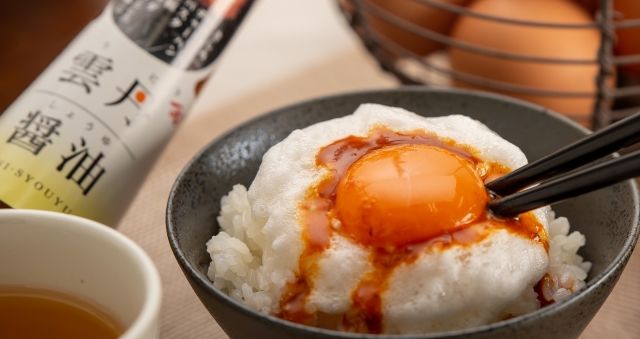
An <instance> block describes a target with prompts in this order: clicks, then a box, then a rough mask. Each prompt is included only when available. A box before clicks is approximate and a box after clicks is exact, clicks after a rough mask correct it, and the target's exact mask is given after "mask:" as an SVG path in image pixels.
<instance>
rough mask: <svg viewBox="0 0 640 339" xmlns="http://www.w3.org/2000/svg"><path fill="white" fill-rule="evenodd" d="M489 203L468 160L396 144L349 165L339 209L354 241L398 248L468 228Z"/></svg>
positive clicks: (436, 150) (341, 186) (340, 189)
mask: <svg viewBox="0 0 640 339" xmlns="http://www.w3.org/2000/svg"><path fill="white" fill-rule="evenodd" d="M487 200H488V195H487V192H486V190H485V188H484V184H483V182H482V180H481V179H480V177H479V176H478V174H477V173H476V171H475V170H474V168H473V167H472V166H471V165H470V164H469V162H468V161H466V160H464V159H462V158H460V157H458V156H456V155H454V154H453V153H451V152H449V151H447V150H445V149H442V148H438V147H434V146H429V145H396V146H389V147H383V148H380V149H377V150H373V151H371V152H369V153H367V154H366V155H364V156H363V157H362V158H360V159H358V160H357V161H356V162H354V163H353V164H352V165H351V166H350V167H349V169H348V170H347V172H346V174H345V175H344V176H343V177H342V179H341V180H340V183H339V184H338V187H337V191H336V198H335V208H336V213H337V217H338V219H339V220H340V221H341V223H342V227H344V229H345V231H346V232H347V233H349V234H350V235H351V236H352V237H353V238H354V239H355V240H356V241H358V242H360V243H362V244H364V245H372V246H389V245H395V246H400V245H405V244H410V243H417V242H422V241H425V240H428V239H430V238H433V237H436V236H438V235H441V234H444V233H447V232H451V231H455V230H458V229H461V228H464V227H465V225H468V224H470V223H471V222H473V221H474V220H476V219H477V218H479V217H481V216H482V215H483V214H484V213H485V206H486V203H487Z"/></svg>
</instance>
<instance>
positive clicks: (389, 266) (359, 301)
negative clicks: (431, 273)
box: [279, 128, 548, 333]
mask: <svg viewBox="0 0 640 339" xmlns="http://www.w3.org/2000/svg"><path fill="white" fill-rule="evenodd" d="M404 144H419V145H430V146H434V147H439V148H442V149H445V150H447V151H449V152H451V153H453V154H455V155H456V156H458V157H460V158H463V159H465V160H466V161H468V162H469V163H471V164H472V165H473V166H474V168H475V169H476V171H477V172H478V174H479V175H480V177H481V179H482V180H483V181H484V182H489V181H491V180H493V179H495V178H497V177H499V176H501V175H504V174H505V173H507V172H508V171H509V170H508V169H506V168H504V167H502V166H500V165H498V164H487V163H483V162H481V161H480V160H479V159H478V158H477V157H475V156H474V152H475V151H474V150H473V149H471V148H469V147H466V146H460V145H456V144H455V143H454V142H453V141H450V140H442V139H438V138H436V137H435V136H433V135H429V134H426V133H424V132H420V131H415V132H412V133H396V132H393V131H390V130H388V129H385V128H376V129H374V130H372V131H371V132H370V133H369V136H368V137H355V136H350V137H347V138H345V139H342V140H339V141H336V142H334V143H333V144H331V145H328V146H326V147H324V148H323V149H322V150H321V151H320V152H319V153H318V154H317V156H316V166H317V167H324V168H327V169H329V170H330V175H329V176H327V177H326V178H325V179H324V180H323V181H322V182H320V183H319V184H318V185H317V186H316V187H312V188H311V189H310V190H309V192H308V195H307V198H306V200H305V201H303V202H302V203H301V205H300V210H301V212H302V222H303V223H304V231H303V238H304V241H305V249H304V251H303V253H302V255H301V257H300V261H299V276H298V278H297V280H296V281H295V282H294V283H290V284H289V285H288V286H287V287H286V292H285V293H284V295H283V297H282V298H281V301H280V306H281V313H280V314H279V316H280V317H281V318H283V319H286V320H289V321H293V322H296V323H301V324H307V325H313V324H314V323H315V322H316V321H317V319H316V317H315V314H314V313H313V312H308V311H307V310H306V308H305V302H306V299H307V297H308V295H309V293H310V291H311V290H312V289H313V284H312V281H311V280H310V279H308V278H309V277H312V276H313V275H314V273H315V271H316V270H317V265H316V261H317V258H318V256H319V255H320V254H321V253H322V252H323V251H324V250H325V249H327V248H328V247H329V242H330V238H331V236H332V233H333V232H339V233H340V234H341V235H343V236H345V237H351V235H350V234H348V233H347V232H346V231H345V230H344V228H342V227H332V224H331V223H332V221H333V220H335V219H337V218H336V211H335V208H334V207H335V199H336V189H337V187H338V184H339V183H340V180H341V178H342V177H343V176H344V175H345V173H346V172H347V170H348V169H349V167H350V166H351V165H352V164H353V163H354V162H356V161H357V160H358V159H360V158H361V157H363V156H364V155H366V154H367V153H368V152H371V151H374V150H377V149H380V148H383V147H387V146H392V145H404ZM487 194H488V193H487ZM499 229H506V230H508V231H510V232H513V233H516V234H519V235H520V236H522V237H525V238H528V239H531V240H534V241H536V242H540V243H542V244H544V245H545V248H546V247H547V246H548V240H547V235H546V233H545V231H544V228H543V227H542V225H540V224H539V223H538V222H537V219H536V218H535V217H534V216H533V214H531V213H524V214H522V215H520V216H519V217H517V218H511V219H496V218H494V217H493V216H491V215H490V214H489V213H488V212H486V213H484V215H483V216H481V217H480V218H479V219H477V220H475V221H474V222H473V224H472V225H470V226H466V227H465V228H462V229H459V230H456V231H453V232H447V233H444V234H441V235H439V236H436V237H433V238H431V239H429V240H427V241H423V242H420V243H412V244H406V245H402V246H368V247H369V249H370V253H371V254H370V255H371V257H370V260H371V262H372V264H373V267H374V271H373V272H372V273H371V274H369V275H368V276H367V277H365V278H364V279H363V280H362V281H361V282H360V283H359V285H358V287H357V288H356V290H355V291H354V292H353V294H352V302H353V305H352V307H351V309H350V310H349V311H348V312H347V313H346V314H345V315H344V316H343V319H342V324H341V327H342V329H344V330H347V331H351V332H358V333H381V332H382V331H383V328H382V324H383V319H382V300H381V297H382V294H383V293H384V291H385V290H386V288H387V284H388V278H389V277H390V275H391V273H392V272H393V270H394V269H395V268H396V267H398V266H399V265H401V264H409V263H411V262H413V261H415V260H416V259H417V258H418V257H419V255H420V253H422V252H424V251H425V250H427V249H429V250H443V249H446V248H448V247H451V246H469V245H471V244H473V243H476V242H478V241H481V240H482V239H484V238H485V237H487V236H488V235H489V234H491V232H493V231H496V230H499ZM351 238H353V237H351Z"/></svg>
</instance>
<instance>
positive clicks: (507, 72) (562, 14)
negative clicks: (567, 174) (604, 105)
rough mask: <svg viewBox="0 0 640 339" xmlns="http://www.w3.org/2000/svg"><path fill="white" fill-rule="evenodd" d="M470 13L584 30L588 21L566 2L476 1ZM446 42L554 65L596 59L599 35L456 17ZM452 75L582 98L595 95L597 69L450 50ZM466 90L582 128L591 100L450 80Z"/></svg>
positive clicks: (591, 65) (580, 9)
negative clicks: (563, 117)
mask: <svg viewBox="0 0 640 339" xmlns="http://www.w3.org/2000/svg"><path fill="white" fill-rule="evenodd" d="M469 8H470V9H471V10H473V11H476V12H479V13H484V14H489V15H492V16H497V17H503V18H510V19H517V20H524V21H537V22H548V23H572V24H587V23H590V22H592V19H591V17H590V16H589V14H587V12H586V11H585V10H584V9H583V8H582V7H581V6H579V5H578V4H576V3H574V2H572V1H569V0H517V1H514V0H478V1H476V2H474V3H473V4H471V5H470V7H469ZM451 35H452V37H453V38H455V39H458V40H460V41H464V42H467V43H470V44H473V45H476V46H480V47H484V48H490V49H493V50H498V51H504V52H510V53H516V54H521V55H527V56H534V57H544V58H555V59H587V60H588V59H593V60H595V59H596V57H597V51H598V48H599V44H600V34H599V31H598V30H597V29H595V28H593V29H563V28H544V27H535V26H523V25H515V24H508V23H501V22H495V21H489V20H483V19H478V18H473V17H469V16H465V17H460V18H459V20H458V21H457V22H456V25H455V26H454V28H453V30H452V33H451ZM450 55H451V66H452V68H453V69H454V70H456V71H460V72H464V73H467V74H471V75H475V76H479V77H482V78H485V79H490V80H497V81H501V82H504V83H506V84H507V85H509V84H513V85H519V86H525V87H529V88H532V89H536V90H547V91H549V90H550V91H563V92H588V93H594V96H595V94H596V83H595V81H596V76H597V74H598V66H597V64H581V65H571V64H557V63H556V64H554V63H540V62H532V61H520V60H511V59H505V58H498V57H492V56H487V55H483V54H479V53H472V52H468V51H464V50H461V49H457V48H451V49H450ZM455 83H456V85H457V86H460V87H466V88H476V89H483V90H490V91H493V92H498V93H503V94H507V95H510V96H513V97H517V98H520V99H524V100H527V101H530V102H533V103H536V104H539V105H542V106H545V107H547V108H549V109H551V110H554V111H556V112H560V113H564V114H567V115H569V116H571V117H572V118H575V119H576V120H578V121H580V122H582V123H583V124H585V125H588V122H589V120H590V118H589V116H590V114H591V112H592V110H593V106H594V103H595V97H554V96H542V95H529V94H518V93H513V92H510V91H499V90H494V89H489V88H487V87H483V86H479V85H474V84H471V83H466V82H463V81H460V80H456V82H455Z"/></svg>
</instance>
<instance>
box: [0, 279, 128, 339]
mask: <svg viewBox="0 0 640 339" xmlns="http://www.w3.org/2000/svg"><path fill="white" fill-rule="evenodd" d="M123 332H124V327H123V326H122V325H121V324H120V323H119V322H118V321H117V320H116V318H115V317H114V316H113V315H111V314H109V312H108V311H106V310H104V309H102V308H101V307H100V306H99V305H96V304H95V303H92V302H90V301H85V300H83V299H80V298H77V297H74V296H71V295H68V294H63V293H59V292H55V291H50V290H45V289H35V288H29V287H21V286H11V287H0V338H3V339H14V338H16V339H17V338H20V339H31V338H34V339H35V338H38V339H41V338H47V339H58V338H60V339H63V338H64V339H75V338H78V339H80V338H82V339H87V338H91V339H115V338H118V337H119V336H120V335H121V334H122V333H123Z"/></svg>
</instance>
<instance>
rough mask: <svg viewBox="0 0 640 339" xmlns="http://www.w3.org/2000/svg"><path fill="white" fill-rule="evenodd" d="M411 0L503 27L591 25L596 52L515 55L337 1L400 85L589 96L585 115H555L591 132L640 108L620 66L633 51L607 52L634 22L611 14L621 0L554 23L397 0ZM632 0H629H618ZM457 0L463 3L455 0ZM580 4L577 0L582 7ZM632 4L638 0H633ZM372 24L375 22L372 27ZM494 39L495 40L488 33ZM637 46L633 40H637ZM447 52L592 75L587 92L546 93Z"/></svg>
mask: <svg viewBox="0 0 640 339" xmlns="http://www.w3.org/2000/svg"><path fill="white" fill-rule="evenodd" d="M402 1H404V2H413V3H415V4H418V5H420V6H429V7H430V8H432V9H435V10H438V11H440V12H439V13H440V15H450V16H455V17H456V18H457V19H456V20H459V18H460V17H462V16H466V17H472V18H477V19H480V20H487V21H490V22H497V23H501V24H504V25H508V26H505V27H539V28H548V29H553V30H591V31H593V30H597V32H598V35H599V37H598V38H597V39H598V41H597V42H598V45H597V49H598V50H597V54H596V53H594V54H593V57H591V58H569V59H568V58H557V57H540V56H536V55H532V54H525V53H515V52H510V51H505V50H499V49H495V48H490V47H485V46H482V45H477V44H473V43H469V42H466V41H463V40H460V39H455V38H453V37H451V36H449V35H448V34H447V33H443V32H438V31H436V30H432V29H429V28H425V27H424V26H422V25H418V24H416V23H414V22H412V21H411V20H409V19H407V18H406V17H401V16H399V15H397V13H393V12H392V11H390V10H389V9H388V7H387V8H385V7H384V6H380V4H379V1H376V0H339V1H338V2H339V5H340V8H341V10H342V12H343V14H344V15H345V17H346V18H347V20H348V22H349V24H350V25H351V27H352V28H353V29H354V31H355V32H356V33H357V34H358V36H359V37H360V39H361V40H362V42H363V43H364V45H365V46H366V48H367V49H368V50H369V52H370V53H371V54H372V55H373V56H374V57H375V58H376V59H377V61H378V62H379V64H380V66H381V67H382V68H383V69H384V70H386V71H388V72H390V73H392V74H394V75H395V76H396V77H397V78H398V79H399V80H400V81H401V82H402V83H404V84H424V85H428V86H435V87H450V86H455V85H456V84H458V83H467V84H472V85H474V86H477V87H476V88H478V87H480V88H483V89H487V90H490V91H495V92H500V93H504V94H508V95H509V94H511V95H515V96H518V95H529V96H545V97H556V98H591V100H592V101H590V102H592V103H593V104H590V105H589V108H590V109H588V110H589V111H590V112H586V113H587V114H586V115H585V114H578V113H574V112H561V113H563V114H565V115H567V116H569V117H571V118H573V119H574V120H576V121H578V122H580V123H582V124H583V125H585V126H588V127H591V128H593V129H599V128H602V127H604V126H606V125H608V124H610V123H612V122H614V121H617V120H619V119H622V118H624V117H626V116H629V115H631V114H633V113H635V112H637V111H640V107H636V105H640V99H639V98H640V77H637V76H634V75H630V74H627V73H628V72H625V71H624V70H623V69H622V67H625V66H631V65H635V64H638V67H639V68H640V54H630V55H614V45H615V44H616V41H617V33H618V31H620V30H628V29H633V28H636V27H640V19H628V18H626V19H625V18H624V17H622V15H621V14H620V13H618V12H615V11H614V2H615V1H622V0H600V1H599V3H597V2H595V0H594V1H593V2H591V5H592V7H594V8H592V9H593V20H590V21H589V22H585V23H578V24H576V23H562V22H561V23H557V22H539V21H527V20H517V19H509V18H506V17H503V16H498V15H492V14H491V13H482V12H477V11H472V10H470V9H469V8H467V7H465V6H462V5H460V4H456V3H455V2H456V1H452V0H402ZM625 1H633V0H625ZM463 2H467V1H466V0H463ZM585 2H586V1H584V0H583V4H584V3H585ZM637 2H638V3H639V6H640V1H637ZM380 22H382V24H384V25H387V26H388V27H392V29H395V30H396V31H397V30H400V31H402V32H405V33H408V34H410V35H412V36H414V37H418V38H421V39H423V41H429V42H435V43H437V44H440V45H441V46H444V47H442V48H440V49H439V50H438V51H437V52H433V53H430V54H429V55H426V56H425V55H421V54H420V53H419V52H416V50H415V49H414V48H411V47H410V48H407V46H409V45H407V44H406V43H403V42H401V41H400V42H399V41H398V40H392V39H390V38H389V36H385V34H381V30H380V25H381V24H380ZM375 24H377V26H375ZM491 38H495V39H500V37H499V36H498V37H491ZM637 44H639V45H640V41H638V42H637ZM451 49H458V50H463V51H467V52H471V53H476V54H480V55H484V56H489V57H493V58H499V59H502V60H504V61H505V62H509V61H514V60H515V61H522V62H528V63H535V64H549V65H591V66H592V67H594V70H595V72H594V76H593V77H592V80H593V82H594V83H593V85H594V87H593V88H594V90H593V91H572V90H569V91H567V90H553V89H548V88H539V87H532V86H526V85H522V84H514V83H509V82H505V81H500V80H495V79H491V78H490V77H483V76H478V75H476V74H472V73H468V72H464V71H461V70H456V69H454V68H453V67H451V64H450V63H449V62H448V58H449V52H448V51H450V50H451Z"/></svg>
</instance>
